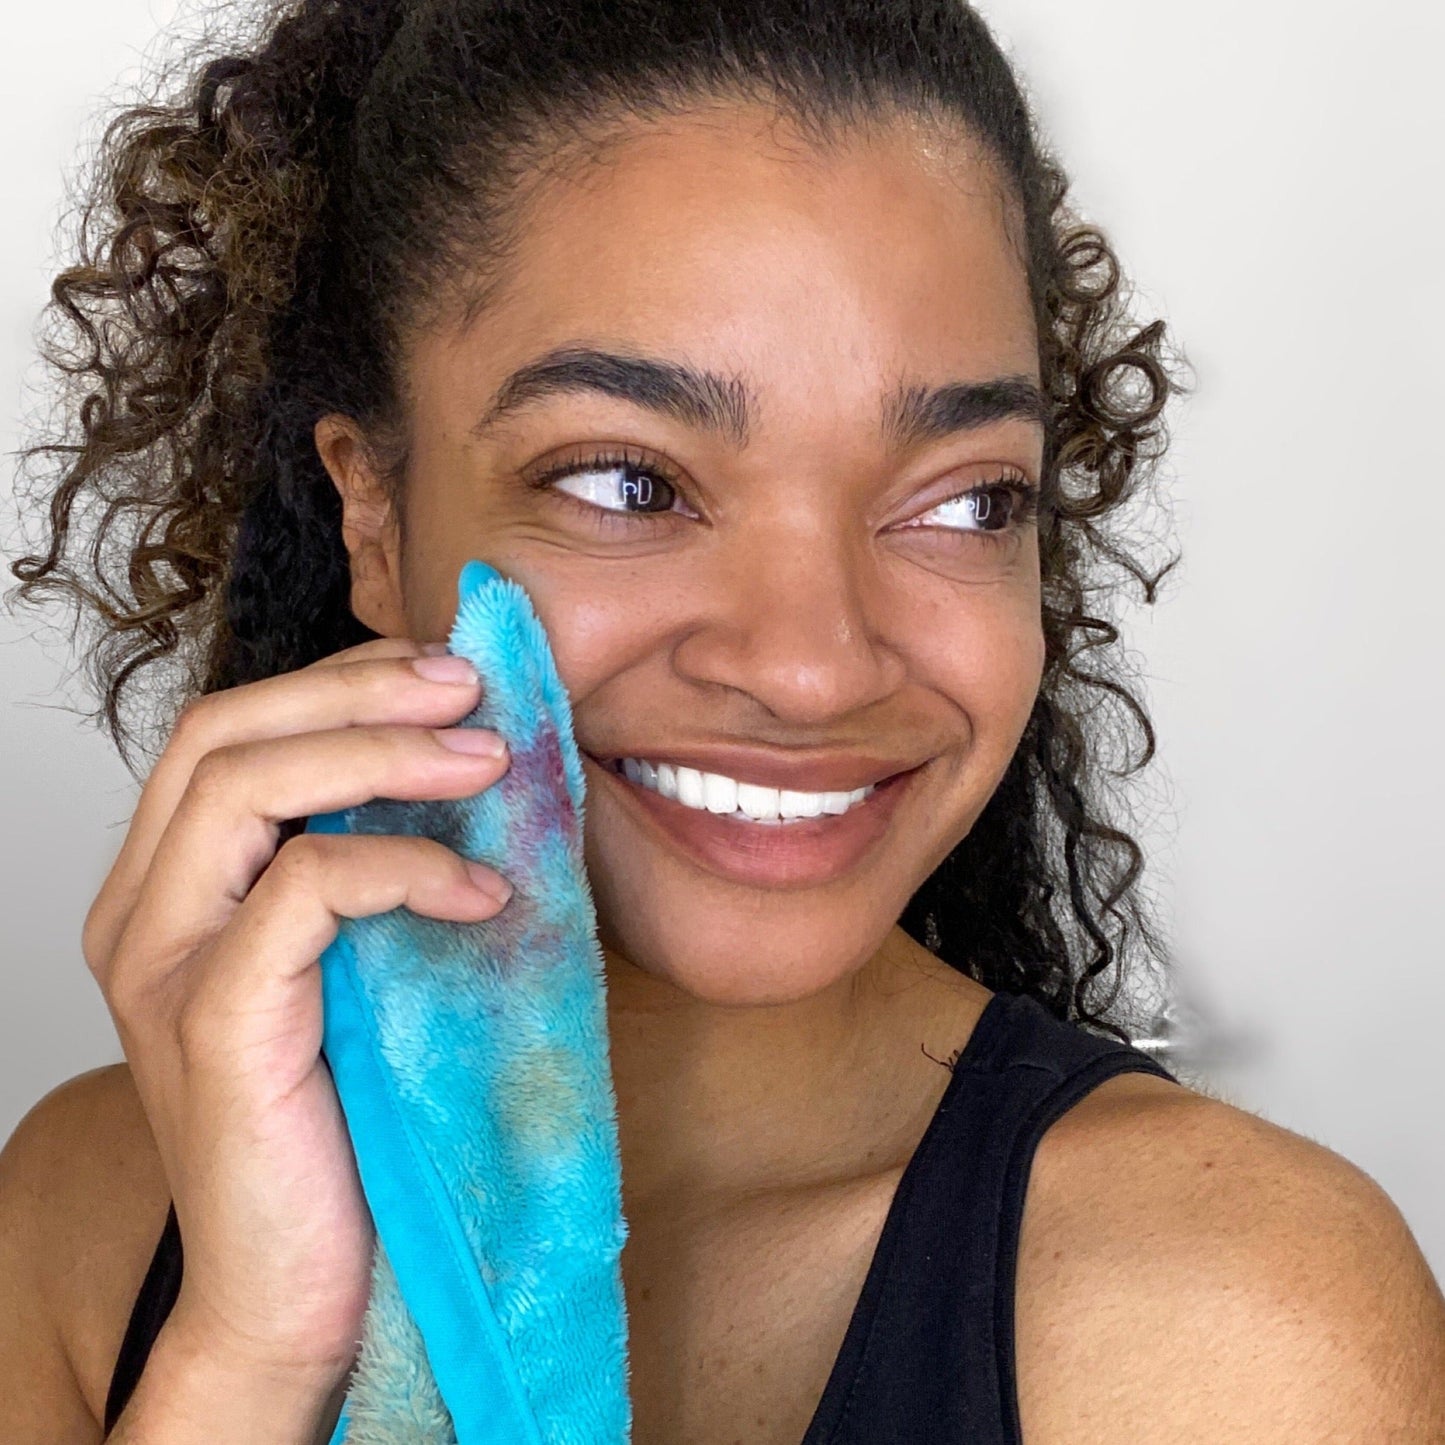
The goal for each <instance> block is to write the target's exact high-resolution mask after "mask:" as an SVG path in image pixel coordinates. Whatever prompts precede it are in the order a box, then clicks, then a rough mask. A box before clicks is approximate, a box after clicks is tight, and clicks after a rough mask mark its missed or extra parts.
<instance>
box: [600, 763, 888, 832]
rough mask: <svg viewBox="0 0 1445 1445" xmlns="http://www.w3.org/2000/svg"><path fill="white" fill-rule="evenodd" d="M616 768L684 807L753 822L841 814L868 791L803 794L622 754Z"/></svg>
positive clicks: (632, 779) (862, 789)
mask: <svg viewBox="0 0 1445 1445" xmlns="http://www.w3.org/2000/svg"><path fill="white" fill-rule="evenodd" d="M618 766H619V767H620V770H621V772H622V773H623V774H624V775H625V776H626V777H627V778H628V779H629V780H630V781H631V782H634V783H636V784H638V785H639V786H640V787H644V788H649V789H651V790H652V791H653V792H657V793H661V794H662V796H663V797H665V798H672V799H673V800H674V801H676V802H679V803H681V804H683V805H684V806H685V807H688V808H697V809H700V810H703V811H706V812H709V813H716V814H718V815H719V816H727V817H734V818H738V819H745V820H749V821H752V822H755V823H778V822H784V821H787V820H788V819H793V818H816V817H817V816H818V815H819V814H820V813H831V814H834V815H837V814H839V813H846V812H847V811H848V809H849V808H851V807H853V806H854V805H855V804H857V803H860V802H862V801H863V799H864V798H866V797H868V796H869V794H871V793H872V792H873V785H872V784H870V785H869V786H867V787H864V788H855V789H854V790H853V791H852V792H851V793H841V792H835V793H802V792H798V791H796V790H794V789H791V788H764V787H760V786H759V785H758V784H756V783H740V782H738V781H737V780H736V779H735V778H728V777H724V776H723V775H722V774H720V773H704V772H700V771H699V770H698V769H697V768H683V767H678V766H676V765H675V764H672V763H658V764H656V766H654V765H653V764H652V763H649V762H648V761H647V760H646V759H644V758H623V759H622V761H621V763H620V764H619V765H618Z"/></svg>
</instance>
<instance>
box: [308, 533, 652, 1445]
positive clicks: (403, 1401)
mask: <svg viewBox="0 0 1445 1445" xmlns="http://www.w3.org/2000/svg"><path fill="white" fill-rule="evenodd" d="M448 647H449V650H450V651H451V652H453V653H456V654H457V655H459V656H462V657H465V658H468V659H469V660H470V661H471V662H472V663H473V665H474V666H475V667H476V669H477V672H478V673H479V675H480V677H481V680H482V696H481V700H480V702H479V703H478V705H477V707H476V708H475V709H474V710H473V711H472V712H471V713H470V714H468V716H467V717H466V718H465V719H463V724H462V725H463V726H468V727H484V728H490V729H492V730H493V731H495V732H498V733H500V734H501V735H502V736H503V737H504V738H505V739H506V740H507V744H508V748H509V750H510V758H511V763H510V768H509V770H508V771H507V773H506V774H505V775H504V776H503V777H502V778H501V780H500V781H499V782H497V783H496V784H494V785H493V786H492V787H490V788H487V789H484V790H483V791H482V792H481V793H478V794H476V795H475V796H473V797H470V798H463V799H459V800H451V799H448V800H443V801H439V802H409V801H401V800H395V799H384V798H378V799H374V800H372V801H371V802H368V803H365V804H363V805H361V806H358V807H355V808H348V809H344V810H342V811H340V812H336V813H328V814H321V815H317V816H316V817H313V818H311V819H309V820H308V823H307V831H308V832H347V833H386V834H409V835H420V836H425V837H430V838H435V839H438V840H440V841H441V842H443V843H445V844H446V845H447V846H448V847H450V848H452V849H454V850H455V851H456V852H458V853H460V854H462V855H463V856H464V857H466V858H470V859H473V860H478V861H481V862H484V863H486V864H488V865H490V866H491V867H494V868H496V869H497V871H498V872H500V873H501V874H502V875H503V876H504V877H506V878H507V879H508V880H509V881H510V882H511V883H512V885H513V887H514V889H515V892H514V893H513V895H512V897H511V898H510V899H509V900H508V902H507V905H506V907H505V908H504V909H503V910H502V912H501V913H499V914H498V915H496V917H494V918H491V919H488V920H486V921H484V922H481V923H452V922H447V921H444V920H440V919H434V918H427V917H424V916H422V915H420V914H416V913H412V912H411V911H409V910H408V909H406V908H396V909H394V910H392V911H391V912H390V913H384V914H378V915H375V916H373V917H370V918H358V919H343V920H342V921H341V925H340V930H339V932H338V934H337V937H336V938H335V940H334V941H333V942H332V943H331V945H330V946H329V947H328V948H327V949H326V951H325V953H324V954H323V955H322V958H321V970H322V988H323V996H324V1007H325V1034H324V1039H323V1045H322V1051H323V1053H324V1055H325V1057H326V1059H327V1062H328V1064H329V1066H330V1068H331V1071H332V1074H333V1076H334V1078H335V1081H336V1087H337V1093H338V1095H339V1097H340V1099H341V1104H342V1108H343V1110H344V1112H345V1115H346V1121H347V1127H348V1129H349V1131H350V1134H351V1139H352V1144H353V1147H354V1150H355V1153H356V1158H357V1164H358V1167H359V1170H360V1175H361V1181H362V1187H363V1189H364V1191H365V1193H366V1197H367V1202H368V1205H369V1206H370V1208H371V1212H372V1215H373V1217H374V1219H375V1221H376V1227H377V1249H376V1255H375V1262H374V1267H373V1272H372V1281H371V1300H370V1304H369V1306H368V1309H367V1313H366V1316H365V1319H364V1322H363V1332H362V1339H361V1341H360V1353H359V1356H358V1361H357V1365H356V1368H355V1370H354V1371H353V1375H352V1378H351V1381H350V1382H349V1387H348V1394H347V1399H346V1406H345V1409H344V1410H343V1412H342V1417H341V1419H340V1421H339V1422H338V1425H337V1428H336V1432H335V1434H334V1435H333V1437H332V1445H341V1442H343V1441H344V1442H345V1445H502V1442H507V1445H512V1442H516V1445H623V1442H625V1441H627V1440H628V1438H629V1435H630V1431H631V1408H630V1402H629V1396H628V1388H627V1321H626V1312H625V1305H624V1300H623V1293H622V1273H621V1255H622V1248H623V1244H624V1242H625V1240H626V1238H627V1224H626V1220H625V1219H624V1217H623V1213H622V1174H621V1164H620V1157H619V1153H618V1143H617V1114H616V1096H615V1093H614V1091H613V1085H612V1073H611V1065H610V1059H609V1054H608V1039H607V1013H606V998H605V981H604V973H603V962H602V951H601V948H600V946H599V944H598V941H597V930H596V914H595V912H594V907H593V901H592V894H591V890H590V887H589V885H588V882H587V876H586V873H585V870H584V866H583V854H582V819H583V803H584V783H583V773H582V764H581V759H580V757H579V754H578V751H577V746H576V742H575V740H574V739H573V736H572V717H571V707H570V703H569V700H568V697H567V694H566V691H565V689H564V688H563V686H562V683H561V680H560V678H559V677H558V674H557V670H556V666H555V662H554V660H553V657H552V653H551V649H550V647H549V645H548V642H547V636H546V633H545V632H544V630H543V628H542V625H541V622H540V620H539V619H538V617H537V615H536V613H535V611H534V610H533V608H532V605H531V602H530V600H529V599H528V597H527V594H526V592H525V590H524V589H523V588H522V587H521V586H519V585H518V584H517V583H515V582H513V581H511V580H509V579H507V578H504V577H503V576H502V575H501V574H500V573H498V572H497V571H496V570H495V569H494V568H492V567H489V566H488V565H487V564H485V563H483V562H479V561H472V562H468V563H467V564H466V565H465V566H464V567H463V568H462V570H461V574H460V576H459V579H458V610H457V615H456V621H455V623H454V625H453V627H452V631H451V635H450V637H449V639H448Z"/></svg>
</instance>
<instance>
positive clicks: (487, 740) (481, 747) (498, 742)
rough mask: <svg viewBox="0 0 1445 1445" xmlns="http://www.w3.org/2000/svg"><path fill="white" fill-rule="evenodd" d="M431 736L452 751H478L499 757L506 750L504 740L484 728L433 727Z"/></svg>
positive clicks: (488, 755)
mask: <svg viewBox="0 0 1445 1445" xmlns="http://www.w3.org/2000/svg"><path fill="white" fill-rule="evenodd" d="M432 736H433V737H434V738H436V740H437V741H438V742H439V743H440V744H441V745H442V746H443V747H444V748H450V749H451V750H452V751H453V752H454V753H478V754H483V755H485V756H487V757H492V758H500V757H501V756H502V755H503V754H504V753H505V752H506V751H507V743H506V740H505V739H504V738H502V737H501V736H500V735H499V734H497V733H493V732H488V731H487V730H486V728H433V729H432Z"/></svg>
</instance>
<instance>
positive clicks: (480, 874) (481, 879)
mask: <svg viewBox="0 0 1445 1445" xmlns="http://www.w3.org/2000/svg"><path fill="white" fill-rule="evenodd" d="M467 872H468V873H470V874H471V878H472V882H473V883H475V884H476V886H477V887H478V888H479V889H480V890H481V891H482V892H483V893H485V894H487V895H488V896H490V897H492V898H495V899H496V900H497V902H498V903H502V904H505V903H506V901H507V899H509V898H510V897H511V896H512V885H511V884H510V883H508V882H507V880H506V879H505V878H503V877H502V875H501V874H500V873H494V872H493V871H492V870H491V869H490V868H488V867H487V866H486V865H485V864H482V863H473V862H471V861H470V859H469V860H468V861H467Z"/></svg>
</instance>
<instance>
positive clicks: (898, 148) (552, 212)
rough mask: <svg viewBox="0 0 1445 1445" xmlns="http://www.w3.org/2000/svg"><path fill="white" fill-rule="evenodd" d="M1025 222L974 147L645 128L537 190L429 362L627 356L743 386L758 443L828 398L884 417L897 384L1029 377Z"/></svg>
mask: <svg viewBox="0 0 1445 1445" xmlns="http://www.w3.org/2000/svg"><path fill="white" fill-rule="evenodd" d="M1012 207H1013V203H1012V200H1011V198H1009V197H1008V195H1007V193H1006V192H1005V191H1004V190H1003V188H1002V187H1001V186H1000V185H999V183H998V181H997V178H996V175H995V172H994V170H993V168H992V166H991V165H989V164H988V163H987V162H986V161H985V160H984V159H983V158H982V157H981V155H979V154H978V153H977V151H976V150H975V148H974V147H973V146H971V145H970V144H968V143H967V142H966V141H965V140H964V139H963V138H962V137H959V136H956V135H944V134H943V133H941V132H939V131H938V130H936V129H934V128H932V127H929V126H926V125H924V124H920V123H916V122H910V121H907V120H899V121H896V122H894V121H889V122H885V123H880V124H877V125H875V126H873V127H872V128H870V130H869V131H868V132H866V133H856V132H855V133H852V134H848V135H844V136H842V137H841V138H840V139H838V140H837V141H836V142H835V143H834V144H832V145H830V146H829V147H828V148H827V149H826V150H819V149H816V148H815V147H814V146H813V145H812V144H810V143H809V142H808V141H807V140H805V139H804V138H802V137H801V136H799V135H798V134H797V132H796V131H794V130H793V129H792V128H791V126H790V124H789V123H788V122H786V121H784V120H782V119H780V118H779V117H778V115H777V114H776V112H772V111H765V110H762V109H760V108H757V107H753V106H748V105H744V104H737V105H719V106H717V107H714V108H709V109H708V110H706V111H699V112H694V113H688V114H687V115H684V116H680V117H672V118H668V119H667V120H665V121H658V122H655V123H649V124H646V125H642V124H638V125H634V126H633V127H630V128H629V129H627V130H626V131H624V132H622V133H620V134H619V135H618V136H617V137H616V138H615V139H613V140H611V141H609V142H608V143H607V144H606V145H605V146H603V147H600V148H597V149H596V150H595V151H594V152H592V153H591V154H590V155H589V158H588V160H587V161H585V162H582V163H579V164H575V165H567V166H564V167H559V168H557V169H556V170H554V171H552V172H550V173H549V175H548V177H547V179H546V180H544V181H541V182H539V183H538V184H536V185H535V186H534V187H533V188H531V189H530V190H529V191H528V193H527V195H526V198H525V200H524V202H523V203H522V205H521V207H520V209H519V212H518V224H517V229H516V231H515V233H514V236H515V240H514V249H512V250H511V252H510V254H509V257H508V262H507V265H506V269H505V272H504V274H503V276H502V277H501V278H500V280H499V282H498V284H497V285H496V287H495V288H494V289H493V290H492V291H491V293H490V294H489V297H488V300H487V303H486V306H485V308H484V309H483V310H482V311H481V313H480V314H479V315H478V317H476V318H475V319H473V320H471V321H470V322H468V323H466V324H454V325H452V326H451V327H450V328H449V327H448V326H447V325H446V324H445V323H444V324H443V325H442V326H441V327H440V328H438V330H437V331H436V332H435V333H434V335H433V337H432V338H431V341H430V343H428V342H427V341H426V340H423V341H422V342H420V343H419V345H418V346H417V348H416V350H415V351H414V357H413V359H414V363H415V365H416V366H417V367H418V368H420V369H421V370H422V372H425V371H426V370H427V369H428V367H429V366H441V365H444V366H446V367H447V368H448V369H449V371H450V373H451V375H452V376H453V378H454V379H455V371H456V368H457V367H458V366H460V367H462V368H464V369H466V370H469V371H470V370H474V369H475V370H476V372H477V379H478V381H479V382H484V381H485V380H486V379H487V378H489V377H494V376H495V375H499V374H501V373H502V372H503V371H505V370H508V369H510V368H511V367H512V366H515V365H517V364H519V363H523V362H525V361H527V360H528V359H530V358H531V357H534V356H536V355H538V354H540V353H542V352H544V351H546V350H547V349H549V348H550V347H553V346H558V345H563V346H565V345H576V344H584V343H592V344H599V343H600V344H605V343H614V344H616V343H620V344H621V345H623V346H625V347H631V348H641V349H643V350H646V351H649V352H652V353H654V354H658V355H667V356H676V357H679V358H689V359H691V360H693V361H696V362H698V363H701V364H705V365H714V366H719V367H725V368H727V369H728V370H730V371H732V372H735V373H736V374H738V375H741V376H745V377H747V378H749V379H750V382H751V383H752V384H750V386H749V392H750V396H749V401H750V403H751V404H750V406H749V414H750V416H751V418H752V420H753V421H754V422H755V423H756V425H757V426H758V427H759V428H761V429H766V428H767V426H768V424H769V417H770V414H771V415H772V416H773V417H774V418H775V419H779V420H781V419H782V418H783V417H786V416H787V415H788V411H787V403H788V402H789V401H790V400H792V401H797V402H799V403H802V404H805V405H816V404H817V402H818V400H819V399H820V392H822V391H826V392H827V393H828V394H829V396H830V397H831V399H832V400H834V401H836V402H837V403H838V404H839V405H841V406H845V407H853V406H857V407H864V406H866V407H867V408H869V415H870V416H871V415H872V413H873V412H874V411H876V410H877V402H878V396H879V393H880V390H883V389H886V388H887V387H890V386H892V385H895V384H896V382H897V380H898V379H899V378H904V377H906V378H908V379H910V380H912V379H916V378H928V377H930V376H934V375H947V376H950V377H954V376H960V377H970V376H977V377H991V376H996V375H1002V374H1013V375H1036V374H1037V350H1036V348H1037V341H1036V335H1035V331H1034V319H1033V313H1032V309H1031V305H1030V301H1029V295H1028V285H1027V279H1026V274H1025V270H1024V263H1023V260H1022V257H1021V254H1020V250H1019V245H1018V241H1017V239H1016V237H1017V234H1018V230H1017V225H1016V223H1015V216H1014V213H1013V209H1012ZM417 379H418V380H422V381H425V377H424V376H422V377H419V378H417ZM422 394H423V395H424V394H425V392H424V390H423V393H422Z"/></svg>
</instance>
